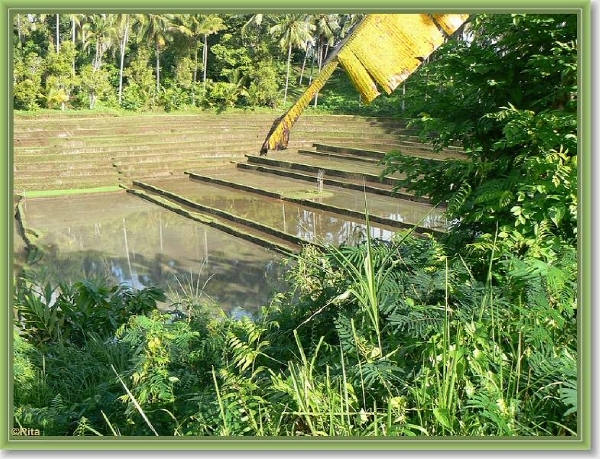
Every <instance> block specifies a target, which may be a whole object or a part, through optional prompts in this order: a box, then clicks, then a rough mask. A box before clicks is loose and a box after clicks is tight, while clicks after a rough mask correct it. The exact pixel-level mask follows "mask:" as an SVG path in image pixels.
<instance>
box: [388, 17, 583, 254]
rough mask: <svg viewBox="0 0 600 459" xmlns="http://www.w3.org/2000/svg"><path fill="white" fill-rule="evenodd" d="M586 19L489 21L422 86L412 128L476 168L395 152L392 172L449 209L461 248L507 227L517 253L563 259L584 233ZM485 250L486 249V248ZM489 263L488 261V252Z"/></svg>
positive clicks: (425, 71)
mask: <svg viewBox="0 0 600 459" xmlns="http://www.w3.org/2000/svg"><path fill="white" fill-rule="evenodd" d="M576 25H577V18H576V16H575V15H502V14H501V15H480V16H476V17H475V19H474V20H473V22H472V23H471V24H470V25H469V27H470V28H468V29H467V30H469V33H470V39H469V40H468V41H462V40H454V41H450V42H448V43H447V44H446V45H444V46H443V47H441V48H440V49H439V50H438V51H437V53H436V54H435V57H434V59H433V61H432V62H430V63H429V64H428V65H427V66H425V67H423V68H422V70H421V71H420V72H419V73H418V74H416V75H415V76H414V77H413V78H412V79H411V81H410V87H411V90H410V95H409V97H408V99H409V102H408V103H407V105H408V106H409V107H410V110H409V111H408V114H409V115H410V116H411V117H412V121H411V124H412V126H414V127H416V128H418V129H419V131H420V133H421V135H422V137H423V139H429V140H431V141H433V143H434V144H435V145H437V146H438V147H440V148H442V147H445V146H448V145H452V144H460V145H462V146H463V147H464V152H465V154H466V159H465V160H449V161H432V160H426V159H421V158H414V157H411V156H408V155H404V154H402V153H401V152H395V153H392V154H390V155H388V157H387V158H386V161H385V163H386V165H387V167H386V170H385V172H384V174H390V173H392V172H394V171H401V172H403V173H405V174H406V179H405V180H404V181H403V183H402V184H401V185H400V186H406V187H407V188H408V189H409V190H412V191H414V192H415V193H417V194H419V195H427V196H430V197H431V198H432V199H433V200H434V201H435V202H444V203H447V205H448V207H447V215H448V217H449V219H451V220H454V222H455V224H454V226H453V228H452V231H451V232H450V236H451V238H450V241H453V243H454V244H455V246H456V247H457V248H461V247H463V246H464V244H465V243H469V242H473V241H474V240H475V239H476V238H478V237H480V236H482V235H483V236H484V237H487V238H488V240H489V238H490V237H491V235H492V234H494V233H495V230H496V227H499V228H500V237H501V238H503V239H506V240H507V244H506V246H505V248H507V249H510V250H511V251H513V252H514V253H525V252H528V253H529V254H530V255H532V256H536V257H540V258H544V259H548V260H552V259H553V258H554V256H555V253H556V250H557V248H558V247H559V246H560V245H561V244H563V243H567V244H573V243H574V242H575V240H576V228H577V160H576V155H577V113H576V110H577V98H576V91H577V85H576V69H577V41H576ZM479 247H480V248H481V245H480V246H479ZM482 256H483V257H485V256H486V255H482Z"/></svg>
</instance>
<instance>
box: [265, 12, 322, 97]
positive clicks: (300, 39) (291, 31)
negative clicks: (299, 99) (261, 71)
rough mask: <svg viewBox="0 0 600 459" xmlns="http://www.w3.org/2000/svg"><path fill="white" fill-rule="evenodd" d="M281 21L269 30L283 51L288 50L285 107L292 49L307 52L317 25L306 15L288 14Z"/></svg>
mask: <svg viewBox="0 0 600 459" xmlns="http://www.w3.org/2000/svg"><path fill="white" fill-rule="evenodd" d="M280 18H281V21H280V22H278V23H277V24H275V25H274V26H273V27H271V28H270V29H269V33H270V34H271V35H273V36H275V37H276V38H278V39H279V45H280V46H281V48H282V49H286V48H287V52H288V56H287V73H286V77H285V93H284V96H283V105H285V103H286V101H287V93H288V86H289V81H290V66H291V61H292V48H293V47H297V48H301V49H303V50H306V46H307V43H308V42H310V41H311V40H312V32H313V31H314V30H315V28H316V27H315V25H314V24H311V23H310V21H308V17H307V15H305V14H286V15H283V16H280Z"/></svg>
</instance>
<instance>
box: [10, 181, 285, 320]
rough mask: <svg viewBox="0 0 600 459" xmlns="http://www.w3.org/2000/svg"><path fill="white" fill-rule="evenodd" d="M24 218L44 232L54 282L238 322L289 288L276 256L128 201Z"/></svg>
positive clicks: (72, 202)
mask: <svg viewBox="0 0 600 459" xmlns="http://www.w3.org/2000/svg"><path fill="white" fill-rule="evenodd" d="M25 212H26V217H27V221H28V224H29V225H30V226H31V227H34V228H37V229H39V230H41V231H42V232H43V236H42V237H41V238H40V239H39V240H38V244H39V245H40V246H42V247H43V248H44V249H45V253H44V257H43V258H42V260H41V262H40V263H38V266H41V267H42V268H43V270H44V271H45V272H46V273H47V274H48V275H49V276H50V277H51V278H53V279H55V280H58V279H61V280H64V281H67V282H70V281H76V280H80V279H81V278H82V277H87V278H92V277H104V278H108V279H109V280H110V281H111V282H113V283H121V284H125V285H128V286H130V287H132V288H134V289H141V288H144V287H147V286H150V285H158V286H160V287H162V288H164V289H165V290H166V291H167V293H170V296H175V295H176V294H184V293H192V294H194V293H195V294H197V295H198V296H202V298H210V299H212V300H214V302H216V303H218V304H219V305H220V306H221V307H222V308H223V309H224V310H225V311H226V312H227V313H232V312H234V311H238V312H236V314H240V313H239V311H241V310H243V311H245V312H246V313H247V314H252V313H253V312H255V311H257V310H258V308H260V307H261V306H263V305H265V304H267V303H268V301H269V300H270V298H271V297H272V293H273V292H274V291H277V290H280V289H281V288H282V285H281V281H280V278H281V274H282V270H283V268H282V264H281V257H280V256H279V255H277V254H276V253H274V252H272V251H270V250H267V249H265V248H262V247H259V246H257V245H254V244H251V243H249V242H247V241H244V240H241V239H238V238H236V237H234V236H231V235H228V234H225V233H223V232H220V231H218V230H216V229H213V228H210V227H207V226H205V225H202V224H200V223H197V222H193V221H191V220H188V219H186V218H184V217H182V216H179V215H177V214H175V213H173V212H170V211H167V210H165V209H162V208H160V207H157V206H155V205H153V204H150V203H148V202H146V201H144V200H141V199H139V198H136V197H133V196H131V195H128V194H126V193H111V194H102V195H80V196H73V197H62V198H39V199H28V200H27V208H26V209H25ZM17 239H18V238H15V241H17ZM18 249H21V250H22V245H15V250H18Z"/></svg>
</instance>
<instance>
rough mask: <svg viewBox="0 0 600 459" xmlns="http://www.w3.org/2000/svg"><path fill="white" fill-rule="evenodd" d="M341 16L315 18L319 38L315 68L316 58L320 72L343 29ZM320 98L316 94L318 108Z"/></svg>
mask: <svg viewBox="0 0 600 459" xmlns="http://www.w3.org/2000/svg"><path fill="white" fill-rule="evenodd" d="M338 21H339V15H338V14H318V15H316V17H315V27H316V29H315V35H316V37H317V40H316V41H317V45H316V49H315V53H314V54H313V67H312V68H314V62H315V60H314V59H315V57H316V58H317V65H318V68H319V72H320V71H321V69H322V68H323V61H324V60H325V57H327V53H328V52H329V47H330V46H333V44H334V43H335V40H336V38H337V37H336V34H337V33H338V32H339V31H340V29H341V27H340V24H339V22H338ZM312 68H311V79H310V81H312ZM318 98H319V93H318V92H317V93H316V94H315V107H316V106H317V100H318Z"/></svg>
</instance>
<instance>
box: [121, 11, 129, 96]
mask: <svg viewBox="0 0 600 459" xmlns="http://www.w3.org/2000/svg"><path fill="white" fill-rule="evenodd" d="M128 39H129V15H126V16H125V33H124V34H123V40H122V41H121V62H120V64H119V105H121V101H122V100H123V67H124V65H125V47H126V46H127V40H128Z"/></svg>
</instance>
